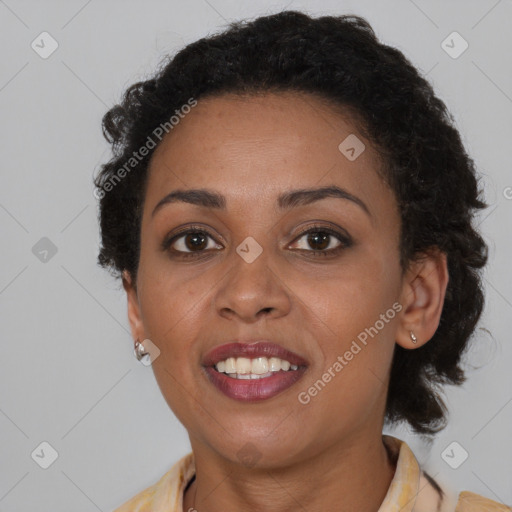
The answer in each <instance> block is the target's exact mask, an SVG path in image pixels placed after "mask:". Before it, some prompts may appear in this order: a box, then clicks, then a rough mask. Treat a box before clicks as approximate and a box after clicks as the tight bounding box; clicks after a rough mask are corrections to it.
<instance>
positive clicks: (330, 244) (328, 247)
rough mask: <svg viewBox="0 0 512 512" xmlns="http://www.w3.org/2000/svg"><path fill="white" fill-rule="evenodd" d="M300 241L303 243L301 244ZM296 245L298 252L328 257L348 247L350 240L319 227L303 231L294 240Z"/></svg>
mask: <svg viewBox="0 0 512 512" xmlns="http://www.w3.org/2000/svg"><path fill="white" fill-rule="evenodd" d="M302 240H304V241H303V242H301V241H302ZM297 244H298V245H299V247H298V250H300V251H304V252H310V253H312V254H313V255H317V256H329V255H335V254H337V253H338V252H340V251H341V250H343V249H345V248H347V247H350V246H351V245H352V240H351V239H350V237H348V236H347V235H344V234H342V233H338V232H337V231H334V230H332V229H330V228H326V227H322V226H319V227H313V228H310V229H308V230H307V231H304V232H303V233H302V234H301V235H300V236H299V237H298V238H296V239H295V241H294V245H297Z"/></svg>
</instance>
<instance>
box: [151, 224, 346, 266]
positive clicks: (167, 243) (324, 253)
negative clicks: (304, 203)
mask: <svg viewBox="0 0 512 512" xmlns="http://www.w3.org/2000/svg"><path fill="white" fill-rule="evenodd" d="M197 233H202V234H204V235H207V236H208V237H209V238H211V239H212V240H214V241H215V238H214V237H213V235H212V234H211V233H210V232H209V231H208V230H207V229H205V228H203V227H201V226H187V227H186V228H185V229H183V230H181V231H179V232H178V233H175V234H174V235H172V236H171V237H168V238H166V239H165V240H164V241H163V242H162V245H161V248H162V250H163V251H167V250H169V248H170V247H171V245H172V244H173V243H174V242H176V241H177V240H179V239H180V238H182V237H184V236H186V235H190V234H197ZM310 233H325V234H327V235H330V236H332V237H334V238H336V239H337V240H338V241H339V242H340V245H339V246H338V247H335V248H334V249H329V250H325V249H324V250H320V249H310V250H308V249H295V250H298V251H304V252H307V253H312V254H313V256H314V257H329V256H336V255H337V254H339V253H340V252H341V251H342V250H344V249H347V248H348V247H350V246H351V245H352V240H351V238H350V237H349V236H348V235H344V234H342V233H339V232H338V231H335V230H334V229H331V228H328V227H326V226H320V225H313V226H309V227H308V229H306V230H305V231H302V232H301V233H299V234H298V235H297V236H296V237H295V238H294V240H293V242H295V241H296V240H300V239H301V238H302V237H303V236H304V235H308V234H310ZM215 242H216V241H215ZM216 243H217V242H216ZM205 252H208V251H206V250H202V251H189V252H186V251H173V254H172V256H173V257H176V258H183V259H186V258H198V257H201V256H203V255H204V253H205ZM201 253H203V254H201Z"/></svg>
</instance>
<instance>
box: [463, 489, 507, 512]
mask: <svg viewBox="0 0 512 512" xmlns="http://www.w3.org/2000/svg"><path fill="white" fill-rule="evenodd" d="M455 512H512V507H509V506H507V505H503V504H501V503H499V502H497V501H494V500H491V499H489V498H485V497H484V496H480V495H479V494H475V493H474V492H470V491H462V492H461V493H460V494H459V499H458V501H457V506H456V507H455Z"/></svg>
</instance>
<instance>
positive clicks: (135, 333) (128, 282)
mask: <svg viewBox="0 0 512 512" xmlns="http://www.w3.org/2000/svg"><path fill="white" fill-rule="evenodd" d="M122 278H123V288H124V289H125V291H126V298H127V302H128V320H129V322H130V329H131V332H132V337H133V339H134V340H137V339H138V340H139V341H141V342H142V340H144V339H146V336H145V334H144V325H143V322H142V317H141V314H140V304H139V298H138V296H137V287H136V283H135V282H134V281H133V278H132V276H131V275H130V273H129V272H128V271H127V270H123V273H122Z"/></svg>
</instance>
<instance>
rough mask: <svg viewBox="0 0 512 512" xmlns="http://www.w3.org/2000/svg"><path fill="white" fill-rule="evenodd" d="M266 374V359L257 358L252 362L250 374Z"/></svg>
mask: <svg viewBox="0 0 512 512" xmlns="http://www.w3.org/2000/svg"><path fill="white" fill-rule="evenodd" d="M267 372H268V359H267V358H266V357H257V358H256V359H253V360H252V365H251V373H255V374H256V375H263V374H264V373H267Z"/></svg>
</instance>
